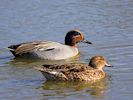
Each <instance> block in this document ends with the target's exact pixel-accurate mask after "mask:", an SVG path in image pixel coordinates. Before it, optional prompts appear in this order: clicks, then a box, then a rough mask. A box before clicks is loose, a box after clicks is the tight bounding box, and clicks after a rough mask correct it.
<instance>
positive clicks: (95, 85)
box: [40, 77, 110, 98]
mask: <svg viewBox="0 0 133 100" xmlns="http://www.w3.org/2000/svg"><path fill="white" fill-rule="evenodd" d="M109 78H110V77H106V78H105V79H102V80H99V81H97V82H92V83H87V82H57V81H46V82H45V83H44V84H43V85H42V86H41V87H40V88H41V89H43V90H45V91H44V94H43V95H44V97H45V96H47V97H49V98H50V97H51V96H57V98H58V97H64V96H70V95H80V94H81V92H84V93H86V94H90V95H91V96H93V97H98V98H103V97H104V94H105V92H106V89H107V87H108V84H109V83H110V79H109Z"/></svg>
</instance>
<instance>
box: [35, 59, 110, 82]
mask: <svg viewBox="0 0 133 100" xmlns="http://www.w3.org/2000/svg"><path fill="white" fill-rule="evenodd" d="M104 66H108V67H109V66H110V67H111V65H109V64H107V62H106V61H105V59H104V58H103V57H102V56H94V57H92V58H91V59H90V62H89V65H86V64H83V63H70V64H65V65H43V66H42V67H36V69H37V70H39V71H40V72H41V73H42V74H43V76H44V77H45V78H46V79H47V80H58V81H73V80H77V81H96V80H99V79H102V78H104V77H105V72H104V71H103V70H102V68H103V67H104Z"/></svg>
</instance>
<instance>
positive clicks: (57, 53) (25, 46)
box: [8, 29, 91, 60]
mask: <svg viewBox="0 0 133 100" xmlns="http://www.w3.org/2000/svg"><path fill="white" fill-rule="evenodd" d="M79 42H84V43H88V44H91V42H89V41H87V40H85V39H84V36H83V33H82V32H80V31H79V30H77V29H75V30H70V31H69V32H68V33H67V34H66V37H65V45H64V44H61V43H58V42H52V41H33V42H26V43H21V44H17V45H11V46H9V47H8V48H9V49H10V51H11V52H12V54H13V55H14V56H15V57H27V58H29V57H30V58H41V59H46V60H62V59H67V58H71V57H74V56H76V55H77V54H78V53H79V51H78V49H77V45H76V44H77V43H79Z"/></svg>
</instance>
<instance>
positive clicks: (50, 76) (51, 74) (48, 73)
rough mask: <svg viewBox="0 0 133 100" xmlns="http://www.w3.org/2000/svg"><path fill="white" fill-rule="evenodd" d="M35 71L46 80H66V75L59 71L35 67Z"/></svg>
mask: <svg viewBox="0 0 133 100" xmlns="http://www.w3.org/2000/svg"><path fill="white" fill-rule="evenodd" d="M35 69H36V70H38V71H40V72H41V73H42V74H43V76H44V77H45V78H46V79H47V80H60V81H65V80H68V78H67V77H66V75H64V74H63V73H62V72H60V71H57V70H52V69H48V68H45V67H35Z"/></svg>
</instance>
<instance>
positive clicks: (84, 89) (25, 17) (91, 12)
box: [0, 0, 133, 100]
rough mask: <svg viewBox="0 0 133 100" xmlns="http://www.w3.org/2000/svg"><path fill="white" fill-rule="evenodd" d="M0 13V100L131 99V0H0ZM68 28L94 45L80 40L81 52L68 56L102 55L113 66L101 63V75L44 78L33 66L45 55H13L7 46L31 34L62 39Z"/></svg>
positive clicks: (81, 59)
mask: <svg viewBox="0 0 133 100" xmlns="http://www.w3.org/2000/svg"><path fill="white" fill-rule="evenodd" d="M0 13H1V14H0V41H1V42H0V100H18V99H19V100H47V99H49V100H56V99H57V100H62V99H65V100H72V99H73V100H81V99H82V100H125V99H126V100H132V98H133V88H132V84H133V77H132V76H133V73H132V71H133V67H132V65H133V51H132V49H133V33H132V32H133V17H132V16H133V1H132V0H66V1H63V0H56V1H54V2H53V1H50V0H21V1H20V0H1V1H0ZM73 28H79V29H80V30H81V31H82V32H84V35H85V37H86V39H88V40H90V41H91V42H92V43H93V45H91V46H88V45H84V44H79V50H80V51H81V53H80V57H79V58H77V59H75V60H72V62H84V63H88V59H89V58H90V57H91V56H93V55H103V56H104V57H105V58H106V59H107V60H108V62H109V63H110V64H112V65H113V66H114V67H113V68H105V71H106V73H107V74H108V77H107V78H105V79H104V80H101V81H100V82H97V83H95V84H85V83H77V82H46V81H45V79H44V78H43V76H42V75H41V74H40V72H38V71H36V70H35V69H34V67H35V66H39V65H41V64H43V63H46V62H45V61H42V60H41V61H40V60H37V61H36V60H26V59H14V58H13V56H12V54H11V53H10V52H9V51H8V50H7V49H6V47H7V46H9V45H11V44H16V43H20V42H25V41H32V40H52V41H58V42H61V43H63V42H64V36H65V34H66V32H67V31H68V30H70V29H73ZM69 62H71V61H65V62H64V61H63V62H62V61H59V62H50V61H49V62H47V63H50V64H51V63H69Z"/></svg>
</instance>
